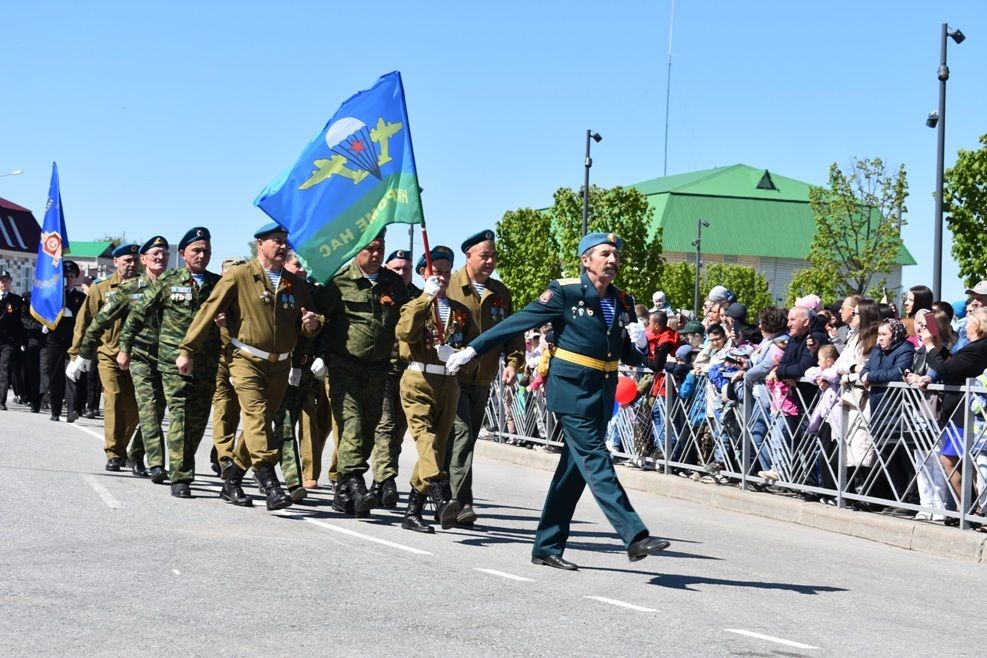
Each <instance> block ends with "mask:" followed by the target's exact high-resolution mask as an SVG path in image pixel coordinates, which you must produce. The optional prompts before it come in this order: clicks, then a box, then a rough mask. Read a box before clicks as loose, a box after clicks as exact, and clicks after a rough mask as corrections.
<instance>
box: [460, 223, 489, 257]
mask: <svg viewBox="0 0 987 658" xmlns="http://www.w3.org/2000/svg"><path fill="white" fill-rule="evenodd" d="M495 238H496V236H494V232H493V231H491V230H490V229H485V230H483V231H480V232H479V233H474V234H473V235H471V236H469V237H468V238H466V239H465V240H463V244H462V245H461V247H462V250H463V253H464V254H465V253H466V252H467V251H469V250H470V247H472V246H473V245H475V244H480V243H481V242H486V241H487V240H494V239H495Z"/></svg>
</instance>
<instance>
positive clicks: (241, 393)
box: [179, 259, 315, 470]
mask: <svg viewBox="0 0 987 658" xmlns="http://www.w3.org/2000/svg"><path fill="white" fill-rule="evenodd" d="M303 307H304V308H306V309H311V308H313V305H312V298H311V296H310V295H309V292H308V287H307V286H306V285H305V282H304V281H303V280H302V279H300V278H298V277H296V276H295V275H293V274H291V273H290V272H287V271H285V270H282V272H281V280H280V281H279V283H278V288H277V290H275V289H274V287H273V286H272V285H271V280H270V279H269V278H268V276H267V273H266V272H265V271H264V268H263V266H262V265H261V264H260V261H259V260H257V259H253V260H251V261H250V262H248V263H245V264H243V265H237V266H236V267H233V268H231V269H230V270H229V271H228V272H227V273H226V274H225V275H223V277H222V278H221V279H220V280H219V282H218V283H217V284H216V287H215V288H213V291H212V294H211V295H209V299H207V300H206V302H205V304H203V305H202V307H200V308H199V311H198V313H197V314H196V316H195V318H194V319H193V321H192V325H191V326H190V327H189V329H188V332H187V333H186V334H185V338H184V339H183V340H182V342H181V345H180V346H179V353H180V354H182V355H184V356H189V357H192V358H193V365H194V359H195V358H196V357H195V353H196V352H197V351H198V350H201V349H202V348H203V347H204V344H205V342H206V341H207V339H208V338H209V337H210V335H211V334H212V327H214V326H215V325H214V324H213V319H214V318H215V317H216V316H217V315H218V314H219V313H223V312H227V311H228V310H232V311H233V312H232V313H227V329H228V330H229V333H230V341H231V343H232V346H233V355H232V358H231V360H230V377H231V379H232V381H233V387H234V389H235V390H236V393H237V398H238V400H239V402H240V408H241V409H242V412H243V441H241V442H240V443H239V444H238V445H237V446H236V447H235V448H234V451H233V452H234V454H233V460H234V462H236V464H237V466H239V467H240V468H241V469H243V470H247V469H248V468H249V467H251V466H255V467H256V466H261V465H263V464H274V463H276V462H277V461H278V454H279V450H280V447H281V446H280V445H278V444H277V442H276V441H275V438H274V432H273V426H272V423H273V420H274V412H275V411H276V410H277V409H278V407H280V406H281V400H282V398H283V397H284V392H285V389H286V388H287V386H288V371H289V370H290V369H291V361H289V360H288V357H289V356H290V355H291V351H292V350H293V349H294V348H295V345H296V344H297V342H298V336H299V335H305V336H309V337H311V336H313V335H315V332H312V333H310V332H308V330H306V329H305V328H304V327H302V325H301V316H302V312H301V309H302V308H303ZM233 341H236V342H233ZM237 343H240V345H242V346H246V347H241V346H238V345H237ZM251 351H252V352H255V353H257V352H264V353H267V357H266V358H265V357H264V356H257V355H255V354H251V353H250V352H251ZM198 358H204V356H203V355H201V354H200V355H199V357H198Z"/></svg>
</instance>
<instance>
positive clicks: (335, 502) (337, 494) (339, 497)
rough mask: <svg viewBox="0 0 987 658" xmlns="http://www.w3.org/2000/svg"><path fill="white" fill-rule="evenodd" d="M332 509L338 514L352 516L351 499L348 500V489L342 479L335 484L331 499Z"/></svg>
mask: <svg viewBox="0 0 987 658" xmlns="http://www.w3.org/2000/svg"><path fill="white" fill-rule="evenodd" d="M332 508H333V509H334V510H336V511H337V512H339V513H340V514H349V515H350V516H352V515H353V499H352V498H350V488H349V486H347V484H346V481H345V480H343V479H342V478H340V479H339V481H337V482H336V486H335V489H334V491H333V497H332Z"/></svg>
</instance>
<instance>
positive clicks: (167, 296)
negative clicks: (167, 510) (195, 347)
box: [124, 267, 220, 485]
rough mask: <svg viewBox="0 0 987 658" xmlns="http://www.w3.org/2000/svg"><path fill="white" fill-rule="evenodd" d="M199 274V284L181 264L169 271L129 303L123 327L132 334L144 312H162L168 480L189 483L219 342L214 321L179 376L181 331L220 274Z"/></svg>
mask: <svg viewBox="0 0 987 658" xmlns="http://www.w3.org/2000/svg"><path fill="white" fill-rule="evenodd" d="M203 277H204V279H203V282H202V284H201V285H200V284H199V283H197V282H196V280H195V279H194V278H193V277H192V273H191V272H190V271H189V270H188V269H187V268H185V267H180V268H175V269H171V270H168V271H167V272H165V273H164V274H162V275H161V276H160V277H158V280H157V281H155V282H154V284H153V285H152V286H151V288H150V289H149V290H148V291H147V292H145V293H144V295H143V296H142V297H141V299H140V300H139V301H138V302H137V303H136V304H135V305H134V308H133V310H131V312H130V317H129V318H127V324H126V325H125V327H124V334H125V335H129V334H130V333H136V332H138V331H141V329H142V327H143V325H144V322H145V320H146V318H147V317H149V316H150V315H152V314H155V313H160V314H161V329H160V332H159V336H160V337H159V345H158V357H159V359H160V365H159V368H160V369H161V378H162V381H163V384H164V393H165V399H166V400H167V402H168V414H169V415H168V418H169V425H168V453H169V461H170V462H171V471H170V479H171V483H172V484H173V485H174V484H176V483H179V482H191V481H192V480H193V479H194V477H195V451H196V450H197V449H198V447H199V442H200V441H201V440H202V435H203V434H204V433H205V431H206V424H207V423H208V420H209V409H210V407H211V405H212V397H213V393H214V391H215V388H216V367H217V362H218V360H219V352H220V342H219V327H217V326H216V325H215V324H213V325H212V327H211V328H210V330H209V331H208V335H207V336H206V337H205V339H204V342H203V344H202V351H201V353H200V354H199V355H198V358H196V359H195V360H194V361H193V364H192V366H193V367H192V373H191V374H190V375H183V374H181V373H180V372H179V371H178V367H177V366H176V365H175V360H176V359H177V358H178V346H179V344H180V343H181V341H182V340H183V339H184V338H185V332H186V330H187V329H188V327H189V325H191V324H192V319H193V318H194V317H195V314H196V312H197V311H198V310H199V308H200V306H202V304H203V303H205V301H206V299H207V298H208V297H209V295H210V293H211V292H212V291H213V288H214V287H215V285H216V283H217V282H218V281H219V275H218V274H215V273H213V272H208V271H207V272H204V273H203Z"/></svg>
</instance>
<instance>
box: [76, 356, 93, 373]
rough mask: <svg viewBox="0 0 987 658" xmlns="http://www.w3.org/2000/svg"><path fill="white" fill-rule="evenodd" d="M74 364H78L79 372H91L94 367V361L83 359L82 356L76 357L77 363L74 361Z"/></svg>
mask: <svg viewBox="0 0 987 658" xmlns="http://www.w3.org/2000/svg"><path fill="white" fill-rule="evenodd" d="M73 363H75V364H76V365H75V369H76V370H78V371H79V372H89V369H90V368H91V367H92V365H93V360H92V359H83V358H82V357H81V356H77V357H75V361H73Z"/></svg>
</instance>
